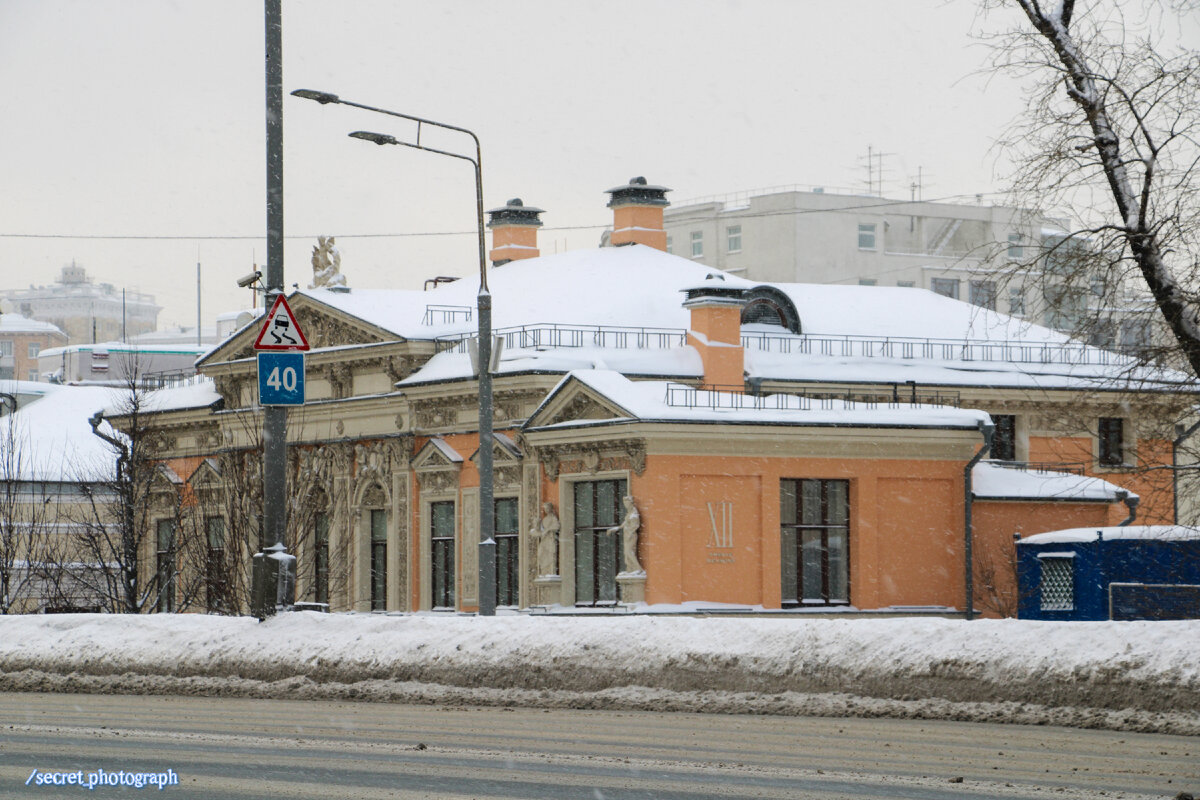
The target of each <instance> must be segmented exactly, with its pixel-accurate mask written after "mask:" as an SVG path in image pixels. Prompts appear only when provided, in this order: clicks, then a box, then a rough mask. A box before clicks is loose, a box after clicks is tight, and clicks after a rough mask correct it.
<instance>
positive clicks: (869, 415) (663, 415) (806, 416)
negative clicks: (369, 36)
mask: <svg viewBox="0 0 1200 800" xmlns="http://www.w3.org/2000/svg"><path fill="white" fill-rule="evenodd" d="M572 380H576V381H579V382H580V383H582V384H583V385H585V386H587V387H588V388H589V389H591V390H593V391H594V392H595V393H596V394H598V395H600V396H601V397H604V398H606V399H607V400H608V401H610V403H611V404H612V405H613V406H615V407H616V408H618V409H619V410H620V412H619V415H618V416H614V417H612V418H610V419H607V420H591V419H589V420H575V421H569V422H562V423H557V424H556V425H550V426H545V427H539V428H538V429H539V430H544V429H547V428H554V427H577V426H583V425H597V424H605V423H609V422H612V421H613V420H618V421H634V420H637V421H652V422H704V423H717V424H720V423H732V424H759V425H801V426H839V427H867V428H877V427H884V428H914V427H915V428H960V429H975V428H978V427H979V426H980V425H981V424H982V423H986V422H990V421H991V420H990V417H988V415H987V414H986V413H985V412H983V411H975V410H965V409H958V408H946V407H943V406H910V405H907V404H895V405H891V404H888V405H881V404H875V403H854V402H847V401H845V400H837V399H812V398H807V397H796V396H793V395H766V396H754V395H743V394H736V393H732V392H710V391H704V390H698V389H693V388H692V387H689V386H685V385H683V384H679V383H671V382H669V381H631V380H629V379H628V378H626V377H625V376H624V375H622V374H621V373H620V372H616V371H615V370H575V371H572V372H570V373H569V374H568V375H567V376H566V377H564V378H563V379H562V381H560V382H559V384H558V386H557V387H555V389H554V390H553V391H551V392H550V394H549V395H547V397H546V400H544V401H543V403H542V407H544V406H546V405H547V404H549V403H551V402H552V400H553V398H554V396H555V395H557V394H558V392H559V391H561V390H562V389H563V388H564V387H565V386H566V385H567V384H568V383H569V382H570V381H572ZM536 415H537V412H536V411H535V412H534V415H533V416H536Z"/></svg>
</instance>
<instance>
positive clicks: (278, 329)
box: [254, 295, 308, 350]
mask: <svg viewBox="0 0 1200 800" xmlns="http://www.w3.org/2000/svg"><path fill="white" fill-rule="evenodd" d="M254 349H255V350H308V340H307V339H305V338H304V332H303V331H302V330H300V324H299V323H298V322H296V316H295V315H294V314H293V313H292V309H291V308H290V307H289V306H288V304H287V300H284V299H283V295H279V296H277V297H276V298H275V303H274V305H272V306H271V310H270V311H268V312H267V317H266V320H265V321H264V322H263V326H262V330H261V331H259V333H258V338H257V339H255V340H254Z"/></svg>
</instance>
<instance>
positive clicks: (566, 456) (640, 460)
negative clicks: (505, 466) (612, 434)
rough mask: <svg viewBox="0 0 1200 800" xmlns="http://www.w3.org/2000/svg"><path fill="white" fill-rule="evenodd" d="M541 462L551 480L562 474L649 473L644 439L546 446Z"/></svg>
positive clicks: (539, 457)
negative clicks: (630, 471) (616, 471)
mask: <svg viewBox="0 0 1200 800" xmlns="http://www.w3.org/2000/svg"><path fill="white" fill-rule="evenodd" d="M537 455H538V460H539V461H540V462H541V464H542V467H543V468H544V469H545V470H546V476H547V477H548V478H550V480H552V481H556V480H558V475H559V473H560V472H564V471H565V472H590V473H593V474H594V473H597V472H607V471H610V470H618V469H629V470H633V472H634V473H636V474H637V475H641V474H642V473H643V472H645V471H646V443H645V441H644V440H642V439H621V440H617V441H612V442H600V443H596V444H584V443H580V444H575V443H571V444H561V445H545V446H542V447H539V448H538V452H537Z"/></svg>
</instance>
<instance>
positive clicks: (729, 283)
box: [683, 273, 752, 392]
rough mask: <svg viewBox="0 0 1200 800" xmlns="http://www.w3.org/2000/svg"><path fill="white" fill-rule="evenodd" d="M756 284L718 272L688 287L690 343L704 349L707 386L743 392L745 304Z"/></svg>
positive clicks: (688, 338)
mask: <svg viewBox="0 0 1200 800" xmlns="http://www.w3.org/2000/svg"><path fill="white" fill-rule="evenodd" d="M751 285H752V284H750V283H748V282H746V281H743V280H741V279H738V278H735V277H733V276H726V275H724V274H722V273H714V274H712V275H709V276H708V278H707V279H706V280H705V281H704V282H703V283H699V284H695V285H692V286H687V287H684V289H683V291H684V292H686V293H687V299H686V300H684V301H683V307H684V308H686V309H688V310H689V311H690V312H691V324H690V325H689V326H688V332H687V343H688V344H690V345H691V346H692V347H694V348H696V350H697V351H698V352H699V353H700V361H701V363H702V364H703V365H704V379H703V383H702V384H701V385H702V387H703V388H705V389H722V390H725V391H737V392H741V391H743V390H744V387H745V350H744V349H743V348H742V308H743V307H744V306H745V305H746V290H747V288H749V287H750V286H751Z"/></svg>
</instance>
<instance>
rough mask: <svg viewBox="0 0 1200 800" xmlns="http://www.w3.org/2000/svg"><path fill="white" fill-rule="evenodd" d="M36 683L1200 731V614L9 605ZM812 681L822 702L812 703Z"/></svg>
mask: <svg viewBox="0 0 1200 800" xmlns="http://www.w3.org/2000/svg"><path fill="white" fill-rule="evenodd" d="M64 681H65V683H64ZM272 687H273V688H272ZM38 688H46V689H49V690H64V688H65V689H68V690H69V689H72V688H73V689H74V690H79V691H155V692H186V693H202V694H226V693H249V694H257V695H259V696H273V695H275V694H278V696H337V697H348V698H359V699H384V700H395V699H408V700H412V699H414V698H419V697H431V696H445V695H451V696H455V697H458V698H460V700H459V702H479V703H507V704H518V705H542V704H551V705H568V706H571V705H574V706H580V707H603V706H604V703H605V702H606V701H605V700H603V698H608V700H609V701H611V702H612V703H616V704H617V705H623V706H624V707H634V706H636V707H654V708H658V707H667V708H672V707H675V708H681V710H705V709H708V708H713V707H714V706H719V707H721V708H724V709H726V710H727V709H728V708H729V707H730V704H732V707H734V708H740V709H741V710H745V711H750V712H753V713H835V712H830V711H829V709H832V708H841V709H842V711H841V712H840V713H861V714H889V715H902V716H903V715H911V714H913V711H912V704H914V703H916V704H923V705H924V706H926V707H938V708H942V709H943V712H939V713H940V714H941V715H942V716H943V717H944V716H946V714H947V713H949V712H945V711H944V709H945V708H952V709H958V711H957V712H954V713H950V716H949V718H980V717H988V716H989V714H991V715H992V716H993V717H994V718H997V719H1010V720H1011V721H1025V722H1029V721H1034V720H1031V719H1030V718H1029V717H1030V715H1031V714H1032V712H1031V709H1034V708H1040V709H1051V710H1053V709H1058V711H1059V712H1060V713H1057V715H1054V714H1052V715H1051V717H1050V719H1051V720H1052V721H1054V722H1056V724H1091V725H1095V726H1100V727H1122V726H1125V727H1137V726H1141V728H1142V729H1146V728H1148V729H1159V730H1162V729H1164V725H1166V728H1165V729H1167V730H1170V731H1172V732H1182V733H1193V734H1200V621H1185V622H1145V623H1142V622H1122V623H1108V622H1098V623H1089V622H1070V623H1058V622H1032V621H1017V620H977V621H974V622H965V621H962V620H948V619H940V618H903V619H880V620H863V619H856V620H840V619H837V620H830V619H814V620H804V619H794V618H789V619H778V618H776V619H760V618H745V617H740V618H736V619H730V618H691V617H665V616H654V615H637V616H632V615H631V616H622V617H586V618H581V617H548V616H541V617H538V616H526V615H512V616H499V617H494V618H490V619H489V618H481V617H468V616H449V615H440V614H410V615H377V614H333V615H324V614H316V613H313V612H302V613H292V614H284V615H281V616H279V617H277V618H274V619H271V620H268V621H267V622H265V623H261V624H260V623H258V622H256V621H255V620H253V619H249V618H229V617H210V616H203V615H151V616H130V617H122V616H104V615H86V614H82V615H63V616H24V617H6V618H0V690H21V689H26V690H28V689H38ZM815 696H820V697H823V698H824V699H823V700H821V701H820V702H817V703H816V706H815V707H816V708H825V709H826V711H825V712H822V711H820V710H814V704H813V703H812V702H808V701H806V702H802V703H799V705H798V706H797V700H796V698H798V697H800V698H810V699H811V698H813V697H815ZM834 696H836V697H834ZM846 697H849V698H851V699H852V701H847V700H845V698H846ZM472 698H473V699H472ZM598 698H600V699H598ZM672 698H673V699H672ZM680 698H684V699H682V700H681V699H680ZM687 698H692V700H691V701H689V700H687ZM738 698H741V700H740V701H739V700H738ZM838 698H841V699H838ZM689 702H692V703H694V705H692V706H689ZM1013 704H1017V705H1016V706H1014V705H1013ZM797 707H799V708H800V709H801V710H799V711H796V710H795V709H796V708H797ZM855 708H857V709H859V710H858V711H857V712H856V711H854V709H855ZM889 708H891V709H892V710H891V711H888V710H887V709H889ZM988 708H991V709H993V711H992V712H987V711H981V710H980V709H988ZM789 709H791V710H789ZM864 709H874V710H864ZM906 709H907V710H906ZM1081 709H1083V711H1081ZM1018 712H1019V713H1018ZM1068 712H1069V713H1068ZM1064 714H1065V716H1064ZM926 715H927V714H926ZM964 715H965V716H964ZM1156 715H1157V716H1156ZM1076 718H1080V719H1084V720H1090V722H1085V723H1079V722H1078V721H1076V722H1071V720H1072V719H1076ZM1167 718H1169V719H1170V720H1171V722H1170V724H1169V725H1167V724H1166V723H1163V722H1162V720H1163V719H1167ZM1148 719H1151V720H1152V721H1150V722H1147V720H1148ZM1154 719H1157V720H1158V721H1157V722H1155V721H1153V720H1154ZM1097 720H1101V721H1099V722H1098V721H1097ZM1113 720H1118V721H1117V722H1113ZM1120 720H1124V722H1120ZM1131 720H1133V721H1134V722H1131ZM1041 721H1043V722H1045V721H1046V719H1045V718H1041Z"/></svg>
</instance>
